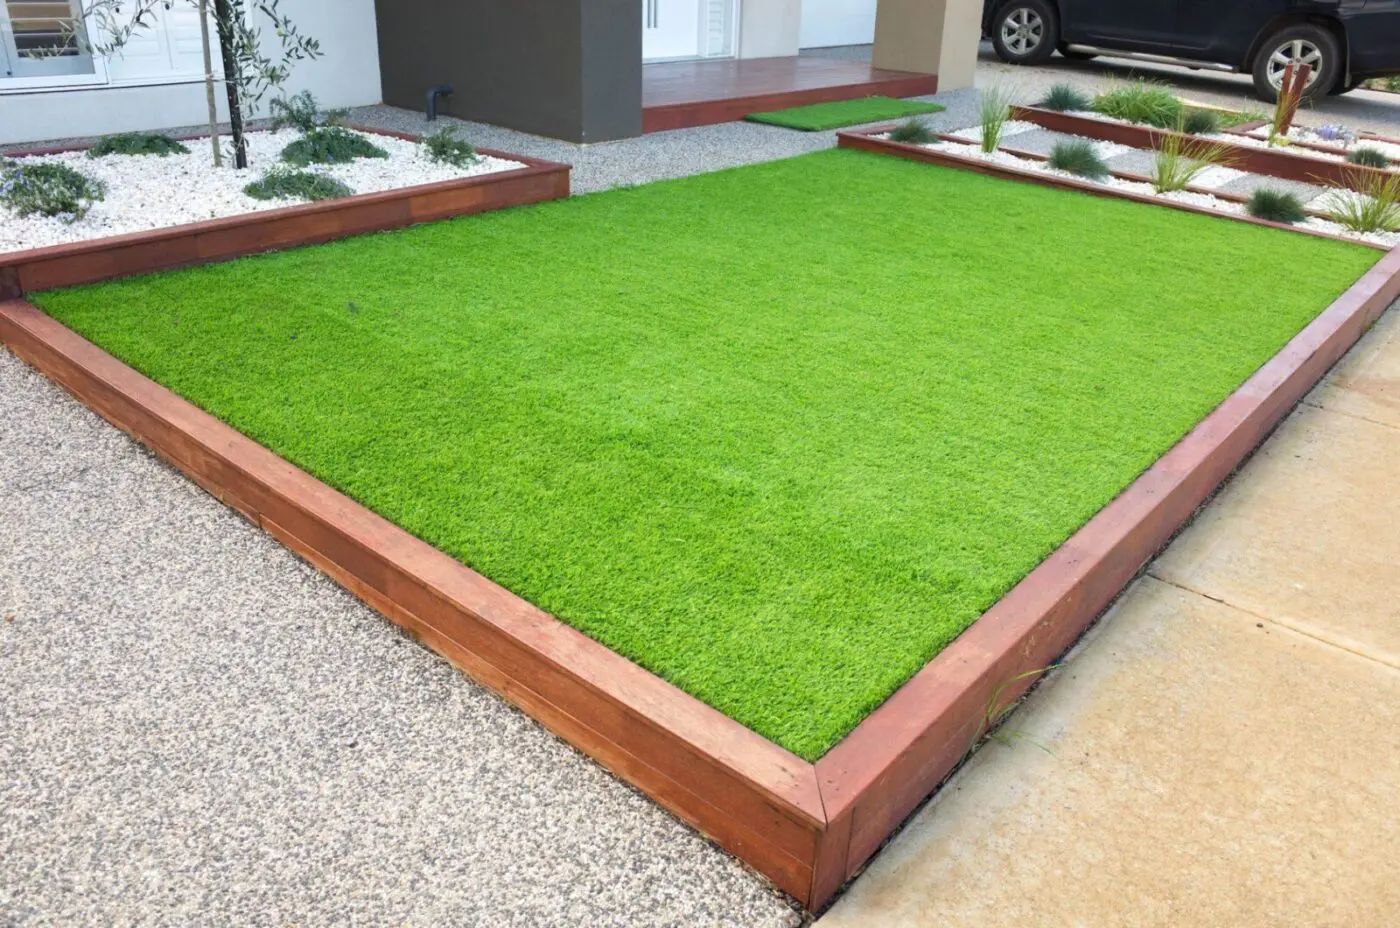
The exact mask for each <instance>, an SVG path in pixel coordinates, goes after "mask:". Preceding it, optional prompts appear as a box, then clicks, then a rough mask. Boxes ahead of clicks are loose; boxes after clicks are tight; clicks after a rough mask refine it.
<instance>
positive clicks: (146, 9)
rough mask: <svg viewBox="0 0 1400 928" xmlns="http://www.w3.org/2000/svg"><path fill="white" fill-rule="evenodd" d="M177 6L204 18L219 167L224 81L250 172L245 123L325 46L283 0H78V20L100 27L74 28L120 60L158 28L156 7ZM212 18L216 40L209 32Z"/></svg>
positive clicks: (238, 157) (238, 153) (237, 147)
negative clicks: (218, 67) (136, 39)
mask: <svg viewBox="0 0 1400 928" xmlns="http://www.w3.org/2000/svg"><path fill="white" fill-rule="evenodd" d="M172 2H183V3H188V4H189V5H191V6H193V7H194V8H196V9H197V10H198V11H199V14H200V35H201V38H202V39H203V44H204V70H205V77H204V81H205V93H206V96H207V98H208V103H209V132H210V136H211V138H212V140H213V141H212V144H213V146H214V160H215V163H218V162H219V160H220V156H219V142H218V135H219V132H218V110H217V107H216V104H215V95H216V90H215V87H216V84H217V83H219V82H220V81H222V83H223V85H224V94H225V96H226V97H227V100H228V114H229V126H230V129H231V135H232V137H233V158H234V165H235V166H236V167H238V168H246V167H247V166H248V145H247V141H246V140H245V139H244V136H243V126H244V123H245V122H246V118H247V117H248V116H249V115H251V114H252V113H253V112H255V111H256V109H257V106H258V104H259V103H260V102H261V101H262V99H263V97H264V96H266V95H267V92H268V91H269V90H271V89H273V88H275V87H280V86H282V85H283V84H284V83H286V81H287V78H288V77H290V76H291V69H292V65H293V64H295V63H296V62H298V61H306V60H310V59H315V58H318V57H320V54H321V46H320V43H319V42H317V41H316V40H315V39H313V38H311V37H309V36H306V35H304V34H302V32H301V31H300V30H299V29H298V28H297V27H296V25H295V24H294V23H293V22H292V21H291V19H289V18H288V17H287V16H286V15H285V14H284V13H283V12H282V11H281V9H280V4H281V0H79V2H78V4H77V6H78V11H77V12H78V13H79V15H80V17H81V19H80V20H79V21H80V22H90V23H92V24H93V25H94V27H95V28H94V29H93V30H91V33H95V34H91V33H88V34H84V33H80V32H79V31H78V30H76V29H75V30H74V33H73V40H74V41H77V42H81V43H83V44H85V45H86V46H87V47H88V48H89V49H90V50H91V51H92V52H94V53H96V54H101V55H120V54H121V51H122V49H123V48H124V47H125V46H126V44H127V43H128V42H130V41H131V39H132V37H133V36H135V35H137V34H138V33H139V32H141V31H143V30H146V29H150V28H152V27H153V26H154V25H155V21H156V13H155V9H156V7H157V6H164V7H165V8H166V9H169V8H170V4H171V3H172ZM211 13H212V14H213V15H212V20H213V23H214V36H213V37H211V36H210V34H209V28H208V23H209V21H210V19H211V16H210V14H211ZM264 28H270V29H271V30H272V33H273V35H274V36H275V37H276V40H277V41H276V43H270V44H275V47H274V49H273V51H272V53H271V54H268V52H267V51H265V45H264V43H263V38H262V30H263V29H264ZM213 38H217V40H218V53H219V60H220V62H221V64H222V65H223V77H222V78H219V77H217V76H215V74H214V68H213V49H212V47H211V46H212V44H213Z"/></svg>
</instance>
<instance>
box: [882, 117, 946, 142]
mask: <svg viewBox="0 0 1400 928" xmlns="http://www.w3.org/2000/svg"><path fill="white" fill-rule="evenodd" d="M936 138H937V136H936V135H934V133H933V130H932V129H930V128H929V127H928V125H927V124H926V123H925V122H924V121H923V120H922V119H906V120H905V121H904V122H902V123H900V124H899V125H897V126H895V127H894V128H893V129H891V130H890V141H891V142H904V143H905V144H908V145H927V144H928V143H929V142H932V141H933V140H934V139H936Z"/></svg>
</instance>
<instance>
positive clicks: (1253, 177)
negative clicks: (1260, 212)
mask: <svg viewBox="0 0 1400 928" xmlns="http://www.w3.org/2000/svg"><path fill="white" fill-rule="evenodd" d="M1262 187H1268V188H1269V189H1270V190H1281V191H1283V192H1284V193H1291V194H1293V195H1294V196H1296V197H1297V198H1298V202H1300V203H1304V204H1306V203H1310V202H1312V201H1313V200H1315V199H1317V198H1318V197H1320V196H1322V194H1324V193H1326V192H1327V188H1326V187H1323V186H1321V185H1318V184H1304V183H1301V182H1299V181H1294V180H1283V179H1281V178H1278V177H1266V176H1265V175H1263V174H1245V175H1244V176H1243V177H1237V178H1235V179H1234V180H1232V181H1230V182H1229V183H1228V184H1223V185H1221V187H1220V189H1221V190H1224V191H1225V192H1226V193H1238V194H1242V195H1244V196H1249V195H1250V194H1251V193H1253V192H1254V191H1256V190H1259V189H1260V188H1262Z"/></svg>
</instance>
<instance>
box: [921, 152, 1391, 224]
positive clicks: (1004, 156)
mask: <svg viewBox="0 0 1400 928" xmlns="http://www.w3.org/2000/svg"><path fill="white" fill-rule="evenodd" d="M972 131H973V130H970V129H968V130H963V131H961V132H956V133H950V134H952V135H956V136H957V137H959V138H968V139H970V140H980V138H981V130H980V129H978V130H976V135H975V136H973V135H970V134H969V133H971V132H972ZM920 147H921V148H928V149H932V150H934V151H942V152H947V153H949V154H954V155H961V156H963V157H965V158H981V159H982V160H984V161H990V162H992V163H994V164H1002V165H1006V166H1008V167H1013V168H1017V169H1019V170H1023V171H1031V172H1034V173H1037V174H1050V175H1053V176H1056V177H1068V178H1070V179H1072V180H1077V181H1080V182H1083V183H1090V184H1099V185H1101V186H1104V187H1111V188H1113V189H1115V190H1123V191H1128V192H1131V193H1137V194H1142V195H1144V196H1149V197H1155V198H1157V199H1160V200H1171V201H1175V202H1177V203H1189V204H1191V205H1193V206H1200V207H1204V208H1206V209H1211V210H1215V211H1216V212H1219V213H1224V214H1226V215H1232V216H1242V215H1246V210H1245V207H1244V204H1243V203H1235V202H1234V201H1232V200H1222V199H1220V198H1219V197H1213V196H1210V195H1209V194H1205V193H1194V192H1191V191H1186V190H1182V191H1176V192H1173V193H1158V192H1157V191H1156V190H1155V189H1154V188H1153V187H1152V185H1151V184H1142V183H1135V182H1133V181H1126V180H1119V179H1118V178H1116V177H1112V176H1110V177H1107V178H1105V179H1103V180H1101V181H1094V180H1090V179H1089V178H1087V177H1080V176H1079V175H1077V174H1071V173H1069V172H1068V171H1057V170H1055V169H1053V168H1051V167H1049V166H1048V165H1046V163H1045V162H1043V161H1040V160H1037V159H1034V158H1021V157H1018V156H1017V155H1013V154H1010V153H1008V152H1005V151H1001V150H1000V149H998V150H997V151H994V152H992V153H991V154H984V153H983V152H982V151H981V150H980V149H978V148H976V147H975V146H973V145H964V144H962V143H959V142H930V143H928V144H925V145H921V146H920ZM1114 147H1115V148H1120V149H1121V148H1122V146H1114ZM1101 156H1102V154H1101ZM1211 173H1212V171H1210V170H1208V171H1205V172H1202V174H1201V175H1200V177H1199V178H1198V181H1200V180H1220V179H1221V178H1224V177H1226V175H1225V174H1224V173H1219V174H1218V175H1217V176H1216V177H1214V178H1212V177H1209V176H1208V175H1211ZM1230 173H1231V174H1234V175H1238V173H1239V172H1230ZM1229 179H1233V177H1231V178H1229ZM1224 182H1226V183H1228V180H1225V181H1224ZM1202 186H1207V184H1202ZM1339 195H1340V196H1358V194H1354V193H1352V192H1351V191H1329V192H1328V193H1327V194H1324V195H1323V196H1322V197H1319V198H1318V200H1316V201H1314V202H1313V203H1312V204H1309V205H1310V206H1312V208H1314V209H1326V208H1327V205H1326V203H1325V201H1326V199H1327V198H1328V197H1331V196H1339ZM1294 228H1297V229H1308V230H1311V231H1314V232H1325V233H1328V234H1330V235H1340V236H1342V237H1344V238H1351V239H1355V240H1357V241H1362V242H1370V243H1372V244H1377V245H1384V246H1386V247H1387V248H1394V247H1396V246H1397V245H1400V232H1377V233H1366V234H1361V233H1356V232H1352V231H1351V230H1349V229H1347V228H1346V227H1345V226H1343V225H1340V224H1338V223H1335V222H1330V221H1328V220H1325V219H1318V218H1315V217H1309V218H1308V219H1306V220H1304V221H1303V222H1300V223H1298V224H1297V225H1295V226H1294Z"/></svg>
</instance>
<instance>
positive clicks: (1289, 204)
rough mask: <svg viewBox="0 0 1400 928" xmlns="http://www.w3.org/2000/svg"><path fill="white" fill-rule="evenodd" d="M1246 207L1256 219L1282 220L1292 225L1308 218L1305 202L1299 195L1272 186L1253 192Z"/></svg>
mask: <svg viewBox="0 0 1400 928" xmlns="http://www.w3.org/2000/svg"><path fill="white" fill-rule="evenodd" d="M1245 208H1246V209H1248V210H1249V215H1251V216H1253V217H1254V218H1256V219H1267V220H1268V221H1270V222H1282V223H1284V224H1286V225H1290V226H1291V225H1293V224H1294V223H1298V222H1302V221H1303V220H1304V219H1307V218H1308V214H1307V212H1306V211H1304V209H1303V203H1302V201H1301V200H1299V199H1298V197H1297V196H1295V195H1294V194H1292V193H1289V192H1288V191H1286V190H1275V189H1273V188H1271V187H1260V188H1259V189H1258V190H1255V191H1254V192H1253V193H1251V194H1250V195H1249V203H1248V204H1247V205H1246V207H1245Z"/></svg>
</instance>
